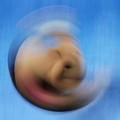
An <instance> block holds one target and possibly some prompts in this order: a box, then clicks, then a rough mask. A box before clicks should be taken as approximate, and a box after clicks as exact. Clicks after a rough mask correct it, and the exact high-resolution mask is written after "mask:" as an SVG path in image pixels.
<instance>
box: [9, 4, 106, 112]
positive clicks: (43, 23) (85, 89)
mask: <svg viewBox="0 0 120 120" xmlns="http://www.w3.org/2000/svg"><path fill="white" fill-rule="evenodd" d="M17 27H18V29H19V33H20V34H19V38H18V37H17V39H16V40H15V41H14V42H13V44H12V45H11V48H10V52H9V58H8V64H9V70H10V74H11V77H12V80H13V82H14V84H15V86H16V88H17V90H18V91H19V92H20V93H21V95H22V96H24V97H25V98H26V99H27V100H28V101H30V102H31V103H33V104H35V105H37V106H39V107H42V108H45V109H49V110H57V111H66V110H73V109H77V108H81V107H83V106H85V105H87V104H88V103H90V102H91V101H93V100H94V98H95V97H96V96H97V95H98V94H99V93H100V92H101V91H103V90H104V89H105V87H103V86H105V85H108V82H107V81H105V79H108V78H107V76H106V75H105V72H104V75H103V74H102V73H101V70H100V69H99V72H97V73H94V74H93V80H90V81H89V82H87V83H86V84H85V85H83V84H84V81H86V78H87V77H86V74H87V66H86V64H85V58H84V53H83V52H82V51H81V49H80V46H79V44H80V40H79V32H80V30H79V28H78V27H77V21H76V15H75V13H74V11H73V8H70V7H65V6H56V7H46V8H41V9H39V10H37V11H34V12H32V13H31V14H29V15H27V16H25V17H24V18H23V19H22V20H20V21H19V22H18V24H17Z"/></svg>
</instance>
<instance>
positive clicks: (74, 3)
mask: <svg viewBox="0 0 120 120" xmlns="http://www.w3.org/2000/svg"><path fill="white" fill-rule="evenodd" d="M51 5H67V6H71V7H73V8H75V12H76V14H77V17H78V24H79V26H80V29H81V33H80V40H81V41H80V42H81V48H82V50H83V51H84V53H85V57H86V59H89V60H88V64H89V65H92V64H100V63H104V64H107V65H112V66H113V74H112V76H111V77H112V82H111V84H110V86H109V88H108V90H107V91H106V92H105V94H104V96H103V97H102V98H100V99H99V100H98V101H97V102H96V103H95V104H93V105H92V104H91V105H88V106H86V107H84V108H82V109H79V110H76V111H72V112H62V113H59V112H50V111H46V110H43V109H40V108H38V107H36V106H34V105H32V104H30V103H29V102H27V101H26V100H24V99H23V98H22V97H21V96H20V95H19V94H18V92H17V91H16V89H15V87H14V85H13V83H12V80H11V78H10V75H9V70H8V61H7V60H8V52H9V47H10V45H11V43H12V41H13V40H14V38H15V34H14V32H15V29H14V28H15V25H16V23H17V22H18V21H19V20H20V19H21V18H22V17H24V16H25V15H27V14H28V13H30V12H32V11H33V10H36V9H39V8H41V7H44V6H51ZM119 6H120V1H119V0H0V120H48V119H49V120H68V119H69V120H88V119H89V120H114V119H115V120H120V93H119V91H120V75H119V72H120V67H119V66H120V62H119V60H120V50H119V46H120V40H119V39H120V7H119ZM101 61H102V62H101Z"/></svg>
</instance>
